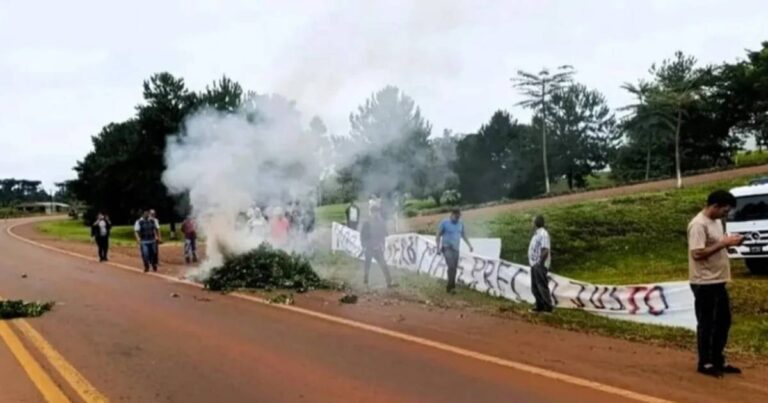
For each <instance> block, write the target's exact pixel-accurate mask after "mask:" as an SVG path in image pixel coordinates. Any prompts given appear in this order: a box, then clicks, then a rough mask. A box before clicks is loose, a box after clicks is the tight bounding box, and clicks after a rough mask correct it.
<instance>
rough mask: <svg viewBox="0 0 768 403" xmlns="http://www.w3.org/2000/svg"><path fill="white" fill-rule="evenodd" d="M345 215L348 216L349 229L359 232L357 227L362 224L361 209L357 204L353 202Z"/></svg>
mask: <svg viewBox="0 0 768 403" xmlns="http://www.w3.org/2000/svg"><path fill="white" fill-rule="evenodd" d="M345 213H346V216H347V227H349V228H351V229H353V230H357V225H358V224H359V223H360V209H359V208H358V207H357V204H355V202H354V201H351V202H350V203H349V206H347V210H346V211H345Z"/></svg>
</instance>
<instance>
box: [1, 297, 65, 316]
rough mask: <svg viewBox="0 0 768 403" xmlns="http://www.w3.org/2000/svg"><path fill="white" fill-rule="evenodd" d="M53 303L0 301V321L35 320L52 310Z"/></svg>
mask: <svg viewBox="0 0 768 403" xmlns="http://www.w3.org/2000/svg"><path fill="white" fill-rule="evenodd" d="M53 305H54V303H53V302H25V301H22V300H4V301H0V319H16V318H36V317H38V316H42V315H43V314H44V313H46V312H48V311H50V310H51V309H52V308H53Z"/></svg>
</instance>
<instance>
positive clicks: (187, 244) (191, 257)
mask: <svg viewBox="0 0 768 403" xmlns="http://www.w3.org/2000/svg"><path fill="white" fill-rule="evenodd" d="M184 258H185V259H186V261H187V263H189V262H190V261H192V262H197V239H189V238H187V239H185V240H184Z"/></svg>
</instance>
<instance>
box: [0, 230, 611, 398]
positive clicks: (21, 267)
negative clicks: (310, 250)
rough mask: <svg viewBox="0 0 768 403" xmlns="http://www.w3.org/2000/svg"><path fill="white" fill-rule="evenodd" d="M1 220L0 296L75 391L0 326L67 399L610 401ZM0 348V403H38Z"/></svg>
mask: <svg viewBox="0 0 768 403" xmlns="http://www.w3.org/2000/svg"><path fill="white" fill-rule="evenodd" d="M13 222H14V221H7V222H5V223H0V256H2V259H0V296H2V297H4V298H11V299H15V298H24V299H29V300H53V301H56V302H57V306H56V307H55V309H54V310H53V311H52V312H49V313H47V314H46V315H44V316H43V317H41V318H36V319H27V320H26V321H25V322H26V323H28V324H29V325H31V327H32V328H33V329H34V330H36V332H37V333H39V336H40V337H41V338H42V339H44V341H45V342H47V344H49V347H50V349H52V350H53V351H55V353H57V354H59V355H60V359H61V360H63V361H65V363H66V364H68V365H69V366H70V367H71V369H72V371H70V372H74V373H75V375H74V377H75V378H77V376H80V377H81V380H82V381H84V382H85V383H82V382H81V383H80V384H78V383H75V384H73V383H72V382H71V378H72V377H73V375H72V373H70V377H69V378H67V376H65V375H62V374H61V373H60V372H59V371H58V370H57V369H58V368H59V367H58V366H56V365H54V364H52V363H51V357H50V354H51V353H50V351H49V352H48V353H46V352H45V351H42V350H40V349H39V348H36V344H35V342H34V340H30V337H29V335H28V334H27V333H28V332H24V331H22V329H23V326H22V325H20V324H18V323H13V321H11V322H9V321H5V322H4V323H6V324H8V325H9V327H10V328H12V329H13V333H14V334H16V335H18V337H19V338H20V339H21V340H22V344H23V347H26V350H28V351H30V353H31V355H32V357H33V359H34V361H36V362H38V363H39V364H40V366H41V367H42V369H43V370H44V372H45V373H47V374H48V376H50V378H51V379H52V380H53V382H54V383H55V384H56V385H57V386H58V387H59V388H60V390H61V392H62V393H63V394H64V395H66V396H67V398H68V399H70V400H72V401H83V400H88V399H83V395H82V394H78V390H81V391H82V390H83V389H88V387H90V388H92V390H94V391H97V392H98V393H99V394H101V395H102V396H104V397H106V398H108V399H109V400H111V401H135V402H212V401H216V402H282V401H290V402H302V401H306V402H358V401H366V402H378V401H381V402H384V401H396V402H433V401H434V402H469V401H471V402H510V401H536V402H544V401H569V402H573V401H620V400H621V398H620V397H619V396H616V395H611V394H607V393H604V392H601V391H598V390H595V389H591V388H586V387H581V386H575V385H571V384H568V383H564V382H561V381H557V380H553V379H549V378H546V377H541V376H538V375H534V374H530V373H526V372H523V371H518V370H515V369H510V368H505V367H503V366H499V365H496V364H493V363H488V362H483V361H480V360H476V359H473V358H469V357H464V356H461V355H457V354H453V353H450V352H446V351H441V350H439V349H435V348H430V347H427V346H424V345H420V344H418V343H412V342H408V341H404V340H397V339H395V338H392V337H388V336H386V335H381V334H377V333H375V332H370V331H366V330H364V329H358V328H354V327H350V326H346V325H343V324H338V323H333V322H329V321H326V320H322V319H318V318H313V317H309V316H307V315H302V314H300V313H295V312H289V311H285V310H281V309H276V308H274V307H271V306H267V305H263V304H258V303H253V302H250V301H245V300H241V299H237V298H233V297H230V296H221V295H218V294H211V293H208V292H206V291H203V290H199V289H195V288H193V287H190V286H187V285H184V284H178V283H174V282H170V281H167V280H163V279H161V278H157V277H153V276H146V275H143V274H141V273H135V272H130V271H126V270H120V269H117V268H114V267H110V266H106V265H103V264H98V263H94V262H89V261H85V260H82V259H78V258H76V257H72V256H67V255H63V254H60V253H57V252H54V251H49V250H45V249H41V248H38V247H36V246H33V245H29V244H26V243H23V242H21V241H19V240H16V239H14V238H11V237H10V236H9V235H8V234H7V233H6V227H7V226H8V225H10V224H12V223H13ZM173 294H177V295H178V297H174V296H173ZM207 299H210V300H207ZM1 324H2V322H0V325H1ZM0 342H2V343H0V401H3V402H5V401H30V402H34V401H45V399H44V398H43V395H42V394H41V391H40V388H39V387H38V386H36V385H37V384H39V383H40V382H39V379H35V376H33V375H30V374H29V373H27V372H25V370H24V367H23V366H22V365H21V364H20V362H19V360H18V359H17V358H16V356H15V354H16V352H17V351H16V350H17V348H13V347H12V346H9V345H8V343H7V342H3V340H2V339H0ZM38 347H39V346H38ZM83 385H86V386H83ZM85 393H86V394H87V393H88V392H87V390H86V392H85ZM94 396H96V395H94ZM49 400H50V399H49ZM90 400H94V399H90Z"/></svg>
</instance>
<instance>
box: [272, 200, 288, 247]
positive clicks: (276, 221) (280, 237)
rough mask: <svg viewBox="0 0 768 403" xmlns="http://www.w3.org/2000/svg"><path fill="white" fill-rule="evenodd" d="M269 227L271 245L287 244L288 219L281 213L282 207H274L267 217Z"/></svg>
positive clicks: (282, 245) (280, 245)
mask: <svg viewBox="0 0 768 403" xmlns="http://www.w3.org/2000/svg"><path fill="white" fill-rule="evenodd" d="M269 227H270V235H271V241H272V245H273V246H275V247H278V248H281V247H284V246H286V245H287V244H288V230H289V229H290V227H291V223H290V221H288V218H287V217H286V216H285V213H283V209H281V208H279V207H278V208H275V209H274V211H273V213H272V215H271V216H270V217H269Z"/></svg>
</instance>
